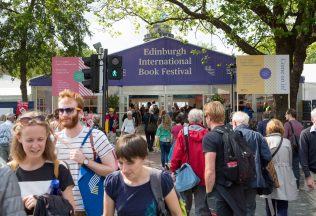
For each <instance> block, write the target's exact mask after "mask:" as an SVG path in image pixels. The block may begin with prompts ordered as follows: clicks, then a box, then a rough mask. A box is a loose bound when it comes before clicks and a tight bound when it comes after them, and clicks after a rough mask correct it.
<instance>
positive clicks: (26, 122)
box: [17, 115, 46, 126]
mask: <svg viewBox="0 0 316 216" xmlns="http://www.w3.org/2000/svg"><path fill="white" fill-rule="evenodd" d="M17 121H18V122H20V123H21V124H22V125H24V126H28V125H30V124H32V122H36V123H38V124H43V123H45V122H46V117H45V116H43V115H38V116H34V117H21V118H19V119H18V120H17Z"/></svg>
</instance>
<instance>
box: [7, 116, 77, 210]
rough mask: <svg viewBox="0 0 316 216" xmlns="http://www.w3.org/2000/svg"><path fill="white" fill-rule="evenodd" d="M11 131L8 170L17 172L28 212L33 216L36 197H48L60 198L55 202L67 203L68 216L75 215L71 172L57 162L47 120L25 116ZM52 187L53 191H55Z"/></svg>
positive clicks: (21, 117) (36, 201)
mask: <svg viewBox="0 0 316 216" xmlns="http://www.w3.org/2000/svg"><path fill="white" fill-rule="evenodd" d="M12 130H13V137H12V152H11V154H12V159H13V160H12V161H11V162H10V163H9V166H10V167H11V169H12V170H14V172H15V174H16V176H17V179H18V181H19V186H20V189H21V197H22V201H23V205H24V208H25V212H26V213H27V214H28V215H33V214H34V210H35V209H36V207H37V204H38V198H37V196H38V197H40V196H42V195H46V194H47V193H48V194H50V195H59V196H56V199H57V200H59V201H62V202H66V205H67V203H68V207H69V209H70V211H72V214H70V212H69V211H68V214H66V215H73V213H74V212H73V208H74V207H75V201H74V197H73V193H72V189H73V187H74V181H73V178H72V176H71V174H70V171H69V170H68V168H67V167H66V166H64V165H63V164H59V163H58V161H57V155H56V152H55V145H54V143H53V142H52V140H51V139H50V135H51V129H50V125H49V123H48V122H47V121H46V117H45V116H44V115H42V114H40V113H38V112H26V113H23V114H22V115H21V116H20V117H19V118H18V119H17V121H16V124H15V125H14V126H13V129H12ZM56 169H57V171H56ZM53 183H54V187H52V184H53ZM53 189H54V190H53ZM55 192H56V193H55ZM44 207H45V206H44ZM44 207H43V208H44ZM43 208H42V209H43ZM63 215H65V214H63Z"/></svg>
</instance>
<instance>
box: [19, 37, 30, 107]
mask: <svg viewBox="0 0 316 216" xmlns="http://www.w3.org/2000/svg"><path fill="white" fill-rule="evenodd" d="M26 32H27V31H25V34H24V36H23V38H22V39H21V47H20V52H21V56H20V58H19V61H20V79H21V85H20V90H21V94H22V101H23V102H27V101H28V98H27V88H26V82H27V80H26V74H27V67H26V63H27V59H28V58H27V52H26V41H27V37H26Z"/></svg>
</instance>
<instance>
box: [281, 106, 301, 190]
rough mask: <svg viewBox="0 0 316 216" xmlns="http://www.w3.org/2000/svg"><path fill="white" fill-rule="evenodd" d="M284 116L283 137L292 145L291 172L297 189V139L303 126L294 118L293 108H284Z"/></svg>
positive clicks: (298, 184) (298, 176)
mask: <svg viewBox="0 0 316 216" xmlns="http://www.w3.org/2000/svg"><path fill="white" fill-rule="evenodd" d="M285 118H286V120H287V122H285V124H284V135H283V137H284V138H287V139H289V140H290V141H291V145H292V150H293V151H292V153H293V160H292V162H293V164H292V168H293V172H294V175H295V178H296V186H297V189H299V188H300V165H299V163H300V158H299V154H298V148H299V139H300V134H301V132H302V130H303V129H304V126H303V125H302V123H301V122H299V121H297V120H296V111H295V109H293V108H290V109H288V110H286V112H285Z"/></svg>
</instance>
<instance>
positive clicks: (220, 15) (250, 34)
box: [98, 0, 316, 118]
mask: <svg viewBox="0 0 316 216" xmlns="http://www.w3.org/2000/svg"><path fill="white" fill-rule="evenodd" d="M315 11H316V1H314V0H265V1H263V0H235V1H232V0H210V1H206V0H184V1H179V0H142V1H139V0H120V1H117V0H106V1H104V2H103V3H101V4H100V8H99V11H98V14H99V16H100V20H101V23H103V24H104V26H105V27H111V26H112V24H113V22H116V21H119V20H121V19H124V18H126V17H136V18H137V19H141V20H142V21H144V22H145V23H147V24H154V23H168V24H170V25H173V26H175V27H177V28H178V30H180V31H181V32H182V33H183V34H186V33H188V32H189V31H193V30H195V29H199V30H201V31H203V32H206V33H212V34H217V33H223V34H224V35H225V39H226V43H227V44H229V45H234V46H237V47H238V48H239V49H240V50H241V51H242V52H244V53H246V54H249V55H264V54H288V55H289V57H290V71H291V72H290V86H291V90H290V97H291V102H290V106H291V107H293V108H295V107H296V101H297V93H298V87H299V79H300V75H301V73H302V70H303V64H304V61H305V59H306V51H307V48H308V46H309V45H311V44H312V43H313V42H315V41H316V13H315ZM137 19H136V20H137ZM135 23H137V21H135ZM138 25H139V24H138ZM274 101H275V109H276V110H277V111H278V112H277V116H278V117H279V118H283V116H284V113H285V110H286V108H287V107H288V106H287V96H286V95H274Z"/></svg>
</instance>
